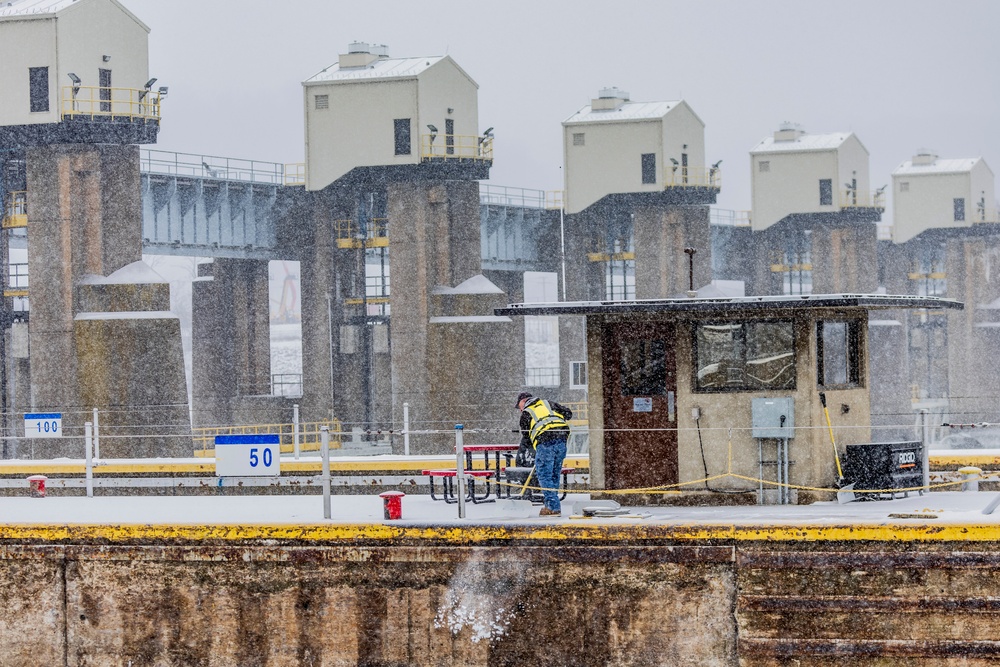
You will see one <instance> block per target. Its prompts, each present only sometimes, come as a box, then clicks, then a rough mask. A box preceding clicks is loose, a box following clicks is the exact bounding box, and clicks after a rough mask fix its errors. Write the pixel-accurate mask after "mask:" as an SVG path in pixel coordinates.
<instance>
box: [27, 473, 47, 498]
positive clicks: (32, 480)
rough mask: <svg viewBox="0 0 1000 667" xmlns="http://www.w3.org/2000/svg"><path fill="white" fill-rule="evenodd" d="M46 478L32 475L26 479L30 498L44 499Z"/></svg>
mask: <svg viewBox="0 0 1000 667" xmlns="http://www.w3.org/2000/svg"><path fill="white" fill-rule="evenodd" d="M47 479H48V477H46V476H45V475H32V476H31V477H29V478H28V494H29V495H30V496H31V497H32V498H44V497H45V480H47Z"/></svg>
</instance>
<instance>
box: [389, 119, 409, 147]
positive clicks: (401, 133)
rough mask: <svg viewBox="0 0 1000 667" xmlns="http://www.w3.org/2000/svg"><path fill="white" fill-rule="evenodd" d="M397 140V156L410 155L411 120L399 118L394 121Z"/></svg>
mask: <svg viewBox="0 0 1000 667" xmlns="http://www.w3.org/2000/svg"><path fill="white" fill-rule="evenodd" d="M392 124H393V129H394V131H395V138H396V155H409V154H410V119H409V118H397V119H395V120H394V121H392Z"/></svg>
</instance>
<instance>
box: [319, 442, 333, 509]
mask: <svg viewBox="0 0 1000 667" xmlns="http://www.w3.org/2000/svg"><path fill="white" fill-rule="evenodd" d="M319 440H320V448H319V449H320V457H321V458H322V459H323V475H322V481H323V518H324V519H329V518H330V516H331V510H330V427H329V426H323V427H321V428H320V430H319Z"/></svg>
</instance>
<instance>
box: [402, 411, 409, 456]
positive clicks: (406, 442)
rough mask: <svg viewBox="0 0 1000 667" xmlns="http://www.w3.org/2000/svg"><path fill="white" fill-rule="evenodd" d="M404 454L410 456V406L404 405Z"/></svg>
mask: <svg viewBox="0 0 1000 667" xmlns="http://www.w3.org/2000/svg"><path fill="white" fill-rule="evenodd" d="M403 454H404V455H406V456H409V455H410V404H409V403H403Z"/></svg>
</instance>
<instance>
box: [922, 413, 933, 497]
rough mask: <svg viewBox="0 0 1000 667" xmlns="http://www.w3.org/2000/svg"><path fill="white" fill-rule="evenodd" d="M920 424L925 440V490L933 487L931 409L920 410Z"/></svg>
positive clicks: (923, 448)
mask: <svg viewBox="0 0 1000 667" xmlns="http://www.w3.org/2000/svg"><path fill="white" fill-rule="evenodd" d="M920 425H921V427H922V428H921V434H920V437H921V439H922V440H923V441H924V442H923V447H921V449H922V450H923V452H922V459H923V466H924V479H923V486H924V490H926V491H930V488H931V438H930V429H931V425H930V411H929V410H928V409H927V408H921V410H920Z"/></svg>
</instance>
